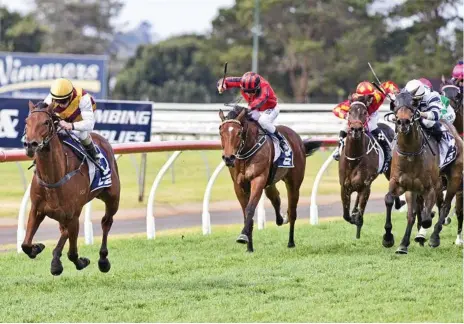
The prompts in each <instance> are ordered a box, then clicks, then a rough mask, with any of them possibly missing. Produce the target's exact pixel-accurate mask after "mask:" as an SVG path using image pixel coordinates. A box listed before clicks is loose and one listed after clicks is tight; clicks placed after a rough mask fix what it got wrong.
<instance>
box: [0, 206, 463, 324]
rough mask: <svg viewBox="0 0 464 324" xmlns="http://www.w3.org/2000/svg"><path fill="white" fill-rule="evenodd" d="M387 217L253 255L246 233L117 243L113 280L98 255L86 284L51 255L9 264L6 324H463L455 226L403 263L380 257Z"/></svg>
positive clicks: (6, 259)
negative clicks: (57, 272) (53, 269)
mask: <svg viewBox="0 0 464 324" xmlns="http://www.w3.org/2000/svg"><path fill="white" fill-rule="evenodd" d="M383 220H384V219H383V217H380V216H379V215H368V216H366V219H365V223H364V224H365V226H364V228H363V232H362V237H361V240H355V239H354V233H355V228H354V227H353V226H352V225H350V224H347V223H345V222H343V221H336V222H335V221H333V222H324V223H321V224H320V225H318V226H309V225H307V224H302V222H299V223H297V225H296V232H295V239H296V244H297V246H296V248H295V249H288V248H287V247H286V244H287V238H288V226H283V227H281V228H276V226H275V225H272V224H269V226H268V227H267V228H266V229H265V230H264V231H255V236H254V241H255V253H253V254H248V253H246V252H245V246H243V245H239V244H237V243H235V238H236V237H237V234H238V233H239V227H237V226H233V227H228V228H219V227H213V234H212V235H211V236H202V235H201V234H199V233H200V229H197V231H196V232H193V233H192V231H191V230H186V231H177V232H176V233H175V234H171V235H167V236H166V235H163V236H159V237H158V238H157V239H156V240H154V241H148V240H146V239H144V238H142V237H139V238H130V239H111V237H110V240H109V251H110V254H109V256H110V260H111V261H112V269H111V271H110V273H108V274H102V273H100V272H99V271H98V268H97V257H98V248H99V246H98V244H97V245H94V246H82V245H81V248H80V253H81V256H87V257H90V259H91V264H90V266H89V268H87V269H85V270H83V271H81V272H78V271H77V270H75V268H74V266H73V265H72V264H71V263H70V262H69V261H68V260H67V259H66V254H65V253H64V254H63V259H62V260H63V265H64V267H65V268H64V273H63V274H62V275H61V276H60V277H53V276H51V275H50V273H49V268H50V261H51V249H52V248H53V247H52V246H47V248H46V250H45V251H44V252H43V253H42V254H41V255H39V256H38V257H37V259H35V260H30V259H28V258H27V256H26V255H24V254H21V255H17V254H16V253H13V252H12V253H2V254H0V265H1V267H0V276H1V278H2V280H1V281H0V291H1V292H2V293H1V294H0V305H2V306H1V311H0V321H1V322H5V321H6V322H462V320H463V317H462V316H463V312H462V311H463V304H462V300H463V281H462V271H463V270H462V250H461V249H460V248H458V247H456V246H454V245H453V243H452V242H453V241H454V237H455V233H456V222H453V223H452V225H450V226H449V227H445V228H444V231H443V235H442V246H441V247H439V248H437V249H431V248H429V247H425V248H421V247H419V246H417V245H416V244H415V243H412V246H411V247H410V253H409V254H408V255H396V254H395V253H394V251H395V248H396V246H397V245H398V243H399V241H400V238H401V235H402V234H403V231H404V227H405V217H404V214H395V215H394V219H393V224H394V228H393V232H394V234H395V239H396V244H395V248H392V249H385V248H383V247H382V245H381V236H382V234H383Z"/></svg>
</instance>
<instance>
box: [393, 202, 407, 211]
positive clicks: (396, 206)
mask: <svg viewBox="0 0 464 324" xmlns="http://www.w3.org/2000/svg"><path fill="white" fill-rule="evenodd" d="M404 205H406V201H404V200H400V203H399V205H397V204H396V203H395V209H396V210H398V209H401V207H403V206H404Z"/></svg>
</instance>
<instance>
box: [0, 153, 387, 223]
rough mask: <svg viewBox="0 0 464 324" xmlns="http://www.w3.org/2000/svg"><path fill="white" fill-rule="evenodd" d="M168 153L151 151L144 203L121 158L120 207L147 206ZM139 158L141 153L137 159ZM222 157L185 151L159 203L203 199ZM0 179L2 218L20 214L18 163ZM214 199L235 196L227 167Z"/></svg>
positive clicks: (310, 176) (324, 187)
mask: <svg viewBox="0 0 464 324" xmlns="http://www.w3.org/2000/svg"><path fill="white" fill-rule="evenodd" d="M328 154H329V152H327V151H326V152H317V153H316V154H315V155H313V156H311V157H309V158H308V159H307V164H306V174H305V180H304V182H303V186H302V189H301V196H302V197H304V196H305V197H309V196H310V195H311V188H312V185H313V182H314V178H315V177H316V174H317V171H318V170H319V168H320V167H321V165H322V163H323V162H324V161H325V159H326V158H327V156H328ZM168 156H169V155H168V153H153V154H148V158H147V178H146V181H147V184H146V194H145V200H144V202H142V203H139V202H138V184H137V181H136V177H135V169H134V166H133V164H132V162H131V160H130V158H129V156H128V155H125V156H123V157H122V158H120V159H119V160H118V163H119V171H120V174H121V184H122V189H121V190H122V195H121V197H122V198H121V204H120V208H121V209H125V208H145V207H146V200H147V196H148V192H149V190H150V186H151V184H152V182H153V180H154V179H155V177H156V174H157V173H158V171H159V169H160V168H161V166H162V165H163V164H164V162H165V161H166V160H167V158H168ZM139 159H140V157H139V155H138V156H137V161H139ZM220 159H221V154H220V152H219V151H205V152H193V151H192V152H184V153H182V154H181V155H180V156H179V158H178V159H177V161H176V163H175V164H174V174H175V182H174V183H172V179H171V173H170V172H168V173H167V174H166V175H165V177H164V178H163V180H162V182H161V186H160V188H159V190H158V192H157V193H156V202H157V204H168V205H176V204H182V203H192V202H201V201H202V199H203V194H204V191H205V188H206V184H207V183H208V179H207V169H206V166H205V160H207V161H208V164H209V168H210V174H211V173H212V172H213V171H214V168H216V166H217V165H218V164H219V162H220ZM30 164H31V163H30V162H24V163H21V165H22V166H23V168H24V169H27V167H28V166H29V165H30ZM337 168H338V165H337V163H332V165H331V167H330V168H329V170H328V171H327V172H326V174H325V175H324V177H323V180H322V182H321V185H320V188H319V192H320V194H338V193H339V192H340V186H339V184H338V170H337ZM26 174H27V177H28V180H30V179H31V177H32V170H29V171H26ZM0 178H1V179H2V183H4V185H1V186H0V197H1V198H0V206H1V208H0V217H17V215H18V211H19V204H20V202H21V199H22V196H23V193H24V189H23V186H22V183H21V178H20V175H19V172H18V168H17V166H16V165H15V163H3V164H0ZM6 184H8V185H6ZM278 188H279V190H281V192H282V193H283V195H284V197H286V190H285V186H284V185H283V184H282V183H279V184H278ZM386 188H387V182H386V180H385V177H383V176H381V177H378V178H377V180H376V181H375V182H374V184H373V186H372V192H381V193H384V192H385V190H386ZM211 199H212V200H213V201H222V200H235V199H236V198H235V194H234V192H233V186H232V181H231V179H230V175H229V172H228V171H227V169H223V170H222V172H221V174H220V175H219V177H218V179H217V180H216V183H215V185H214V188H213V192H212V196H211ZM94 206H95V207H93V208H94V209H95V210H103V208H104V207H103V203H101V202H100V201H98V200H96V201H95V204H94Z"/></svg>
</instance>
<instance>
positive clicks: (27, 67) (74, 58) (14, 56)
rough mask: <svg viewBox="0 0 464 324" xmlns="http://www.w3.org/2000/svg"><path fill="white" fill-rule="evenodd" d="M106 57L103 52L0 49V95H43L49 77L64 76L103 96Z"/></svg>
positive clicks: (45, 93) (104, 95) (15, 96)
mask: <svg viewBox="0 0 464 324" xmlns="http://www.w3.org/2000/svg"><path fill="white" fill-rule="evenodd" d="M107 63H108V58H107V56H104V55H68V54H49V53H40V54H37V53H17V52H0V96H2V97H13V98H45V96H46V95H47V94H48V92H49V90H50V86H51V83H52V81H53V80H55V79H57V78H66V79H69V80H71V82H72V83H73V84H74V85H75V86H77V87H80V88H83V89H85V91H87V92H89V93H90V94H92V96H93V97H94V98H96V99H106V98H107V89H108V75H107V70H108V64H107Z"/></svg>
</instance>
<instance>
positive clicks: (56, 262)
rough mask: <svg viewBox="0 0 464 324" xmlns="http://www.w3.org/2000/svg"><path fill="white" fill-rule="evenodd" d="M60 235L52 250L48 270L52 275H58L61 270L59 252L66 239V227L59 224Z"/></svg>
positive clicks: (61, 250)
mask: <svg viewBox="0 0 464 324" xmlns="http://www.w3.org/2000/svg"><path fill="white" fill-rule="evenodd" d="M60 232H61V236H60V239H59V240H58V243H57V245H56V247H55V249H54V250H53V259H52V262H51V265H50V272H51V274H52V275H54V276H59V275H60V274H61V273H62V272H63V264H62V263H61V253H62V252H63V248H64V245H65V244H66V241H67V240H68V229H67V228H65V227H64V226H63V225H62V224H60Z"/></svg>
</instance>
